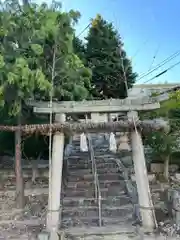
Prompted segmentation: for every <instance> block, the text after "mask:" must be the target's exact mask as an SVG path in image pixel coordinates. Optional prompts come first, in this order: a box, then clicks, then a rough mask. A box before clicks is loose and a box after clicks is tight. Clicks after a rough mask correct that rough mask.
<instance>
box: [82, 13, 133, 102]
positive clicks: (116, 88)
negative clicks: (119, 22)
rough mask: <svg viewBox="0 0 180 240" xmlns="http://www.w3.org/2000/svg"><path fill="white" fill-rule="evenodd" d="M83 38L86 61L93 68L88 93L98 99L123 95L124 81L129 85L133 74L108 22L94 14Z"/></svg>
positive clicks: (116, 35) (131, 82)
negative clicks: (89, 91)
mask: <svg viewBox="0 0 180 240" xmlns="http://www.w3.org/2000/svg"><path fill="white" fill-rule="evenodd" d="M86 40H87V45H86V52H85V58H86V61H87V62H86V64H87V65H88V66H89V67H90V68H91V70H92V72H93V77H92V85H93V86H94V87H93V92H92V95H93V96H94V97H95V98H98V99H106V98H124V97H126V96H127V91H126V89H127V88H126V84H125V81H127V87H128V88H130V87H132V85H133V84H134V83H135V79H136V76H137V74H136V73H134V72H133V69H132V65H131V61H130V60H129V59H128V58H127V56H126V52H125V51H124V49H123V43H122V41H121V38H120V37H119V35H118V32H117V31H116V30H115V29H114V27H113V25H112V23H108V22H107V21H106V20H104V19H103V18H102V17H101V16H100V15H97V16H96V18H95V19H94V20H92V24H91V28H90V30H89V33H88V36H87V38H86Z"/></svg>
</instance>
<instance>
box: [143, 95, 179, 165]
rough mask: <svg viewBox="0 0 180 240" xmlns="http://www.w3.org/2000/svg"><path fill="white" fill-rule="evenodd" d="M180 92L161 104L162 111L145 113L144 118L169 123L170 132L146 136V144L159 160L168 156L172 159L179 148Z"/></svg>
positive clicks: (153, 133)
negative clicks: (163, 120) (158, 119)
mask: <svg viewBox="0 0 180 240" xmlns="http://www.w3.org/2000/svg"><path fill="white" fill-rule="evenodd" d="M179 100H180V91H176V92H174V93H172V94H170V95H169V99H168V100H167V101H164V102H162V103H161V107H160V109H157V110H155V111H152V112H149V113H145V114H143V115H142V116H141V117H142V118H146V119H147V118H150V119H153V118H163V119H165V120H167V121H168V123H169V125H170V131H169V132H168V133H165V132H152V133H150V134H148V135H147V136H145V144H147V145H149V146H150V147H151V149H152V155H153V158H157V159H158V158H159V159H161V160H162V161H164V160H165V158H166V156H169V157H171V156H172V155H173V153H174V152H176V151H178V148H179V141H178V138H179V131H180V101H179Z"/></svg>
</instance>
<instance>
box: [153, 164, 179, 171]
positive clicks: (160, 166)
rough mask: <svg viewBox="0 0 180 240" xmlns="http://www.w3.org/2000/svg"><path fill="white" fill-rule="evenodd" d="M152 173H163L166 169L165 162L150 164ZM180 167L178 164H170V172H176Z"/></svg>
mask: <svg viewBox="0 0 180 240" xmlns="http://www.w3.org/2000/svg"><path fill="white" fill-rule="evenodd" d="M150 169H151V172H152V173H163V171H164V164H163V163H151V166H150ZM178 169H179V166H178V165H176V164H170V165H169V172H170V173H174V172H176V171H177V170H178Z"/></svg>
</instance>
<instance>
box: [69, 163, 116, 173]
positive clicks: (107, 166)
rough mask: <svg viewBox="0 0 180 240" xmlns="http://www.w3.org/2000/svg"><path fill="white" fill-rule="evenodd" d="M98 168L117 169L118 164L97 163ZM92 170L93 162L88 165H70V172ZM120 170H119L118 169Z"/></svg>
mask: <svg viewBox="0 0 180 240" xmlns="http://www.w3.org/2000/svg"><path fill="white" fill-rule="evenodd" d="M96 167H97V169H102V168H117V164H116V163H115V161H110V162H96ZM89 168H90V169H91V168H92V162H91V161H89V162H86V163H81V162H79V163H71V164H70V163H69V165H68V169H69V171H71V170H76V169H77V170H80V169H89ZM117 169H118V168H117Z"/></svg>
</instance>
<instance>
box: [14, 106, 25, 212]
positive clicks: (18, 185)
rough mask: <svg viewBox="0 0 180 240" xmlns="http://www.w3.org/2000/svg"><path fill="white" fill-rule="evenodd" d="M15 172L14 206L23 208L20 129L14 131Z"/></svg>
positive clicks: (19, 118)
mask: <svg viewBox="0 0 180 240" xmlns="http://www.w3.org/2000/svg"><path fill="white" fill-rule="evenodd" d="M17 122H18V126H21V109H20V112H19V114H18V116H17ZM15 174H16V206H17V208H19V209H23V208H24V181H23V175H22V166H21V130H20V129H18V130H17V131H16V132H15Z"/></svg>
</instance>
